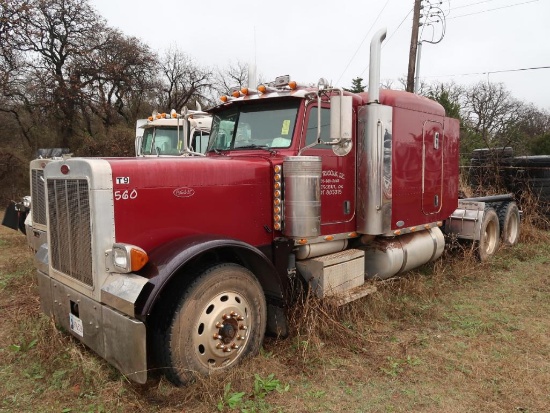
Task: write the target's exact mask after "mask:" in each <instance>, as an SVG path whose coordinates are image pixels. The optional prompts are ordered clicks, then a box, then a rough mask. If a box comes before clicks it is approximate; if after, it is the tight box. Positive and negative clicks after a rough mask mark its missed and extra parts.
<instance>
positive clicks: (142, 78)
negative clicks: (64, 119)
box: [72, 28, 157, 127]
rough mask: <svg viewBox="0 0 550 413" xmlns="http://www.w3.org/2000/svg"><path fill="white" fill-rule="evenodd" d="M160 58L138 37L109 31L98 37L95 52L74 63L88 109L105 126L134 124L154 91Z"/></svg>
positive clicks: (83, 109)
mask: <svg viewBox="0 0 550 413" xmlns="http://www.w3.org/2000/svg"><path fill="white" fill-rule="evenodd" d="M156 67H157V58H156V55H154V54H153V53H152V52H151V51H150V49H149V47H148V46H146V45H144V44H143V43H142V42H141V41H139V40H138V39H136V38H135V37H127V36H124V35H123V34H122V33H120V32H119V31H118V30H114V29H110V28H106V29H105V30H104V31H103V33H101V34H99V35H98V44H97V46H96V47H95V49H94V50H92V51H91V52H90V53H88V54H86V55H85V56H83V57H82V59H79V60H77V61H75V62H74V63H73V67H72V70H73V73H75V75H76V76H78V77H79V81H80V83H81V85H82V87H83V93H85V105H84V106H83V107H82V108H81V109H82V112H83V113H84V114H86V108H89V109H90V111H91V112H92V113H93V114H95V115H96V116H98V117H99V118H100V119H101V121H102V122H103V124H104V125H105V126H106V127H110V126H113V125H115V124H116V123H118V122H119V121H120V118H124V120H125V121H126V123H127V124H129V123H130V122H133V121H134V120H135V119H136V117H137V113H135V112H136V111H137V110H139V106H140V103H139V102H140V100H142V99H143V97H144V96H145V95H146V93H147V92H148V91H151V90H153V89H154V82H153V81H152V80H151V79H153V78H154V73H155V72H156Z"/></svg>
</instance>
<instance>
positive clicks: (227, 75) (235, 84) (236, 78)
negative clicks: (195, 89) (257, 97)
mask: <svg viewBox="0 0 550 413" xmlns="http://www.w3.org/2000/svg"><path fill="white" fill-rule="evenodd" d="M247 85H248V64H246V63H243V62H239V61H238V62H236V63H229V65H228V66H227V67H226V68H225V69H220V68H217V69H216V72H215V74H214V85H213V88H214V90H215V91H216V92H217V93H218V94H219V95H226V94H229V93H231V91H232V90H234V89H235V88H239V89H241V88H243V87H245V86H247Z"/></svg>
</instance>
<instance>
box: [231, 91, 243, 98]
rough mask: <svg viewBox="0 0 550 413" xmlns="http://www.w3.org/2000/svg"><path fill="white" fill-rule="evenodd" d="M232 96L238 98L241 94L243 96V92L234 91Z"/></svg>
mask: <svg viewBox="0 0 550 413" xmlns="http://www.w3.org/2000/svg"><path fill="white" fill-rule="evenodd" d="M231 96H233V97H234V98H238V97H239V96H241V92H239V91H238V90H236V91H234V92H233V93H231Z"/></svg>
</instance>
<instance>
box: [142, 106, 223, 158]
mask: <svg viewBox="0 0 550 413" xmlns="http://www.w3.org/2000/svg"><path fill="white" fill-rule="evenodd" d="M211 125H212V116H211V115H210V114H208V113H206V112H203V111H202V109H201V107H200V105H198V110H189V111H188V110H187V109H186V108H184V110H183V111H182V113H181V114H178V113H176V111H175V110H172V111H171V112H170V113H157V112H156V111H155V112H153V114H152V115H151V116H149V118H147V119H138V120H137V122H136V156H163V155H167V156H180V155H186V154H187V155H199V156H200V155H203V154H204V153H205V152H206V147H207V146H208V138H209V136H210V127H211ZM184 126H185V127H184Z"/></svg>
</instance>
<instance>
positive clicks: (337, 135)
mask: <svg viewBox="0 0 550 413" xmlns="http://www.w3.org/2000/svg"><path fill="white" fill-rule="evenodd" d="M352 103H353V98H352V97H351V96H342V95H336V96H331V98H330V138H331V139H332V140H333V141H334V142H338V143H336V144H335V145H334V146H333V147H332V150H333V151H334V153H335V154H336V155H339V156H345V155H347V154H348V153H349V152H350V151H351V148H352V140H351V137H352V133H353V116H352V112H353V104H352Z"/></svg>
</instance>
